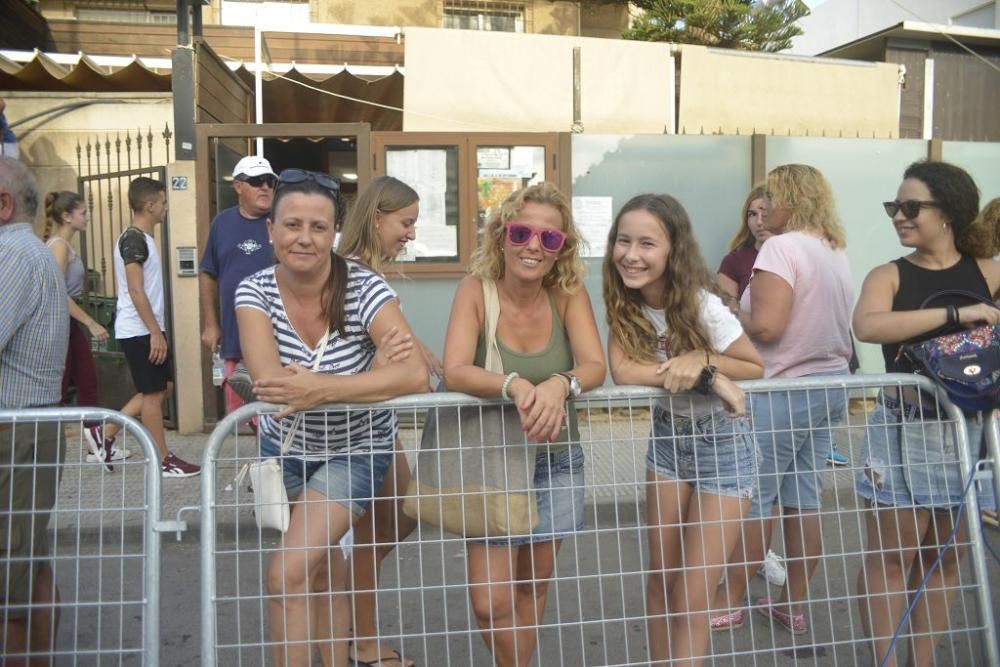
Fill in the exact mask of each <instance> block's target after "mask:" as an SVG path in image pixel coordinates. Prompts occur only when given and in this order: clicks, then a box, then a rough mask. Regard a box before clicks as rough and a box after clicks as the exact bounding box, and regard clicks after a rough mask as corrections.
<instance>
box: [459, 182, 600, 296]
mask: <svg viewBox="0 0 1000 667" xmlns="http://www.w3.org/2000/svg"><path fill="white" fill-rule="evenodd" d="M529 203H535V204H546V205H548V206H551V207H553V208H554V209H556V210H557V211H559V214H560V215H561V216H562V219H563V229H562V230H563V231H564V232H566V243H565V244H564V245H563V247H562V249H561V250H560V251H559V254H558V255H556V263H555V266H553V267H552V270H551V271H549V272H548V273H547V274H546V275H545V277H544V278H543V279H542V285H543V286H544V287H545V288H546V289H550V288H553V287H555V288H557V289H558V290H559V291H561V292H563V293H564V294H573V293H574V292H576V290H577V289H579V288H580V286H581V285H582V284H583V272H584V267H583V261H582V260H581V259H580V246H581V245H582V244H583V239H582V238H581V237H580V232H579V231H578V230H577V228H576V225H575V224H573V210H572V208H571V207H570V203H569V199H567V198H566V195H564V194H563V193H562V192H561V191H560V190H559V188H557V187H556V186H555V185H553V184H551V183H538V184H536V185H529V186H528V187H526V188H521V189H520V190H517V191H515V192H512V193H511V194H510V195H509V196H508V197H507V199H505V200H504V202H503V204H501V205H500V206H499V207H498V208H497V210H496V211H495V212H494V213H492V214H491V215H490V218H489V220H488V221H487V222H486V226H485V227H483V231H482V234H481V235H480V238H479V245H478V246H477V247H476V249H475V251H474V252H473V253H472V263H471V266H470V267H469V271H470V272H471V273H472V274H474V275H477V276H479V277H480V278H490V279H492V280H500V279H501V278H503V274H504V263H503V243H504V234H506V230H505V226H506V225H507V223H508V222H510V221H511V220H513V219H515V218H516V217H517V216H518V215H520V213H521V209H523V208H524V205H525V204H529Z"/></svg>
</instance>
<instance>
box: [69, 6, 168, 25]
mask: <svg viewBox="0 0 1000 667" xmlns="http://www.w3.org/2000/svg"><path fill="white" fill-rule="evenodd" d="M76 18H77V20H80V21H105V22H109V23H161V24H170V25H176V24H177V14H175V13H174V12H150V11H146V10H143V9H137V10H132V9H82V8H81V9H77V10H76Z"/></svg>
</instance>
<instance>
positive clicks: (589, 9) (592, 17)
mask: <svg viewBox="0 0 1000 667" xmlns="http://www.w3.org/2000/svg"><path fill="white" fill-rule="evenodd" d="M628 24H629V13H628V7H623V6H622V5H611V4H607V5H605V4H598V3H589V4H587V5H586V6H585V7H583V8H581V9H580V35H581V36H583V37H604V38H607V39H620V38H621V36H622V33H623V32H625V30H627V29H628Z"/></svg>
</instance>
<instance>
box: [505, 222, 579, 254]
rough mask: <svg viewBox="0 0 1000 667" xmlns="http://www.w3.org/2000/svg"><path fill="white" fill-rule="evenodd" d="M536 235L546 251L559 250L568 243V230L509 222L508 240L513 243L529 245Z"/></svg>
mask: <svg viewBox="0 0 1000 667" xmlns="http://www.w3.org/2000/svg"><path fill="white" fill-rule="evenodd" d="M535 236H537V237H538V241H539V242H540V243H541V244H542V249H543V250H544V251H545V252H559V251H560V250H562V247H563V246H564V245H565V244H566V232H561V231H559V230H558V229H549V228H541V227H532V226H531V225H525V224H521V223H519V222H508V223H507V240H508V241H510V244H511V245H515V246H522V245H528V243H530V242H531V239H532V237H535Z"/></svg>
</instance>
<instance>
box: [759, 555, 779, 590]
mask: <svg viewBox="0 0 1000 667" xmlns="http://www.w3.org/2000/svg"><path fill="white" fill-rule="evenodd" d="M757 574H758V575H760V576H762V577H764V578H765V579H767V583H769V584H771V585H772V586H784V585H785V568H784V566H783V565H782V564H781V556H779V555H778V554H776V553H774V552H773V551H771V550H770V549H768V550H767V555H766V556H764V564H763V565H761V566H760V569H759V570H758V571H757Z"/></svg>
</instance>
